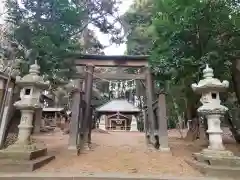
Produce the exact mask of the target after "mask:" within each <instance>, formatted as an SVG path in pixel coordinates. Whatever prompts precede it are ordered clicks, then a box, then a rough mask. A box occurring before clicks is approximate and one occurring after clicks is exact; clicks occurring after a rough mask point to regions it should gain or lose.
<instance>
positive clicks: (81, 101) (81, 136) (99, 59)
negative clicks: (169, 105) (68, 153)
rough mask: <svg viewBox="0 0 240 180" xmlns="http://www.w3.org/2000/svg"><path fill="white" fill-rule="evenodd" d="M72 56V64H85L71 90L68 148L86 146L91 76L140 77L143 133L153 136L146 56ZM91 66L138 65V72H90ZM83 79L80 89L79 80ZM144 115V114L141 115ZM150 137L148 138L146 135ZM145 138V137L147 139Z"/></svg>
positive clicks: (153, 126) (154, 120)
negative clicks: (143, 99) (143, 100)
mask: <svg viewBox="0 0 240 180" xmlns="http://www.w3.org/2000/svg"><path fill="white" fill-rule="evenodd" d="M70 58H74V59H73V60H74V63H75V66H85V67H86V71H85V72H84V73H79V72H78V73H77V74H76V75H75V77H74V78H75V79H77V82H78V83H77V86H78V87H77V89H78V90H77V91H75V92H74V93H73V105H72V119H71V126H70V137H69V149H79V145H80V149H81V147H84V146H85V148H89V144H90V143H91V129H92V128H91V126H92V109H91V98H92V87H93V80H94V79H97V78H101V79H107V80H132V79H135V80H144V81H145V87H146V101H147V102H146V104H147V118H145V119H144V121H145V124H146V129H145V131H146V132H147V133H146V137H148V138H149V137H150V136H153V137H154V136H155V135H156V134H155V133H156V130H157V129H158V127H157V124H156V116H155V115H154V109H153V102H154V85H153V76H152V73H151V69H150V68H149V64H148V56H105V55H79V56H75V57H70ZM95 67H128V68H142V69H143V71H142V73H140V74H123V73H121V74H119V73H115V74H113V73H94V68H95ZM83 80H85V86H84V89H82V82H83ZM145 117H146V116H145ZM150 139H151V138H150ZM148 141H149V139H148Z"/></svg>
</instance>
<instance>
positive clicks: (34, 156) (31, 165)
mask: <svg viewBox="0 0 240 180" xmlns="http://www.w3.org/2000/svg"><path fill="white" fill-rule="evenodd" d="M53 159H55V156H51V155H48V154H47V148H36V145H35V144H31V145H24V146H21V145H20V144H17V143H16V144H13V145H11V146H9V147H8V148H7V149H4V150H1V151H0V172H31V171H34V170H35V169H38V168H40V167H42V166H43V165H45V164H47V163H48V162H50V161H51V160H53Z"/></svg>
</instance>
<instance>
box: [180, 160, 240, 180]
mask: <svg viewBox="0 0 240 180" xmlns="http://www.w3.org/2000/svg"><path fill="white" fill-rule="evenodd" d="M185 161H186V162H187V163H188V164H189V165H190V166H192V167H193V168H195V169H196V170H198V171H199V172H201V173H202V174H204V175H207V176H213V177H221V178H236V179H239V177H240V167H239V166H238V167H233V166H226V165H225V166H224V165H223V164H219V165H216V164H215V165H208V164H207V163H204V162H198V161H195V160H185Z"/></svg>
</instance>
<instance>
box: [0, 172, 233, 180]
mask: <svg viewBox="0 0 240 180" xmlns="http://www.w3.org/2000/svg"><path fill="white" fill-rule="evenodd" d="M30 178H31V179H32V180H33V179H42V180H43V179H44V180H48V179H49V180H50V179H59V178H60V179H62V178H63V179H78V180H89V179H91V180H107V179H111V180H113V179H114V180H220V179H219V178H211V177H174V176H161V175H159V176H157V175H127V174H118V173H116V174H115V173H113V174H111V173H107V174H104V173H103V174H96V173H77V174H76V173H58V172H56V173H11V174H7V173H0V180H1V179H11V180H15V179H16V180H21V179H30ZM224 180H228V179H226V178H224ZM229 180H232V179H229Z"/></svg>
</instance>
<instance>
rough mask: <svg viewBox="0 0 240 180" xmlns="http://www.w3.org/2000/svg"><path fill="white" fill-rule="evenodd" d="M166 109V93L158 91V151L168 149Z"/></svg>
mask: <svg viewBox="0 0 240 180" xmlns="http://www.w3.org/2000/svg"><path fill="white" fill-rule="evenodd" d="M166 111H167V110H166V95H165V94H164V93H160V94H159V97H158V126H159V127H158V133H159V144H160V147H159V150H160V151H170V149H169V147H168V127H167V124H168V123H167V113H166Z"/></svg>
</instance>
